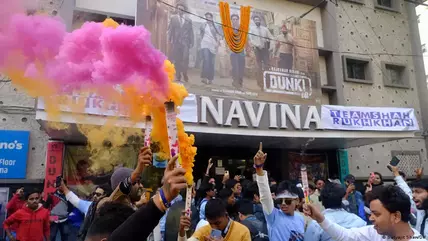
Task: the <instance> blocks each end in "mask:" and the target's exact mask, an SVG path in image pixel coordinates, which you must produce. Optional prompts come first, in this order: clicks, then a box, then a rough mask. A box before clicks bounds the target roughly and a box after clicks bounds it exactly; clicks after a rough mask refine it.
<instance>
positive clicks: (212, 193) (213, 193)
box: [207, 188, 215, 197]
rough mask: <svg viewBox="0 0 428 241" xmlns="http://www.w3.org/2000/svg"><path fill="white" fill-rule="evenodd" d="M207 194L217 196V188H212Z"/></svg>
mask: <svg viewBox="0 0 428 241" xmlns="http://www.w3.org/2000/svg"><path fill="white" fill-rule="evenodd" d="M207 196H208V197H215V189H214V188H212V189H210V190H208V191H207Z"/></svg>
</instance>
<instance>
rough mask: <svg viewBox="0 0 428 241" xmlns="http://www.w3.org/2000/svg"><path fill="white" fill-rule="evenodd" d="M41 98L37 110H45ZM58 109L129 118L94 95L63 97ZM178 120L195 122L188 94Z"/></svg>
mask: <svg viewBox="0 0 428 241" xmlns="http://www.w3.org/2000/svg"><path fill="white" fill-rule="evenodd" d="M45 108H46V106H45V101H44V100H43V98H38V99H37V109H39V110H45ZM59 109H60V110H61V111H63V112H73V113H79V114H89V115H102V116H120V117H127V116H129V114H128V111H127V109H126V107H125V106H121V105H118V104H116V103H107V102H106V101H105V100H104V99H103V98H102V97H101V96H97V95H95V94H91V93H90V94H87V95H83V94H73V95H69V96H64V97H63V98H62V99H61V103H59ZM179 110H180V112H179V113H178V118H180V119H181V120H182V121H183V122H197V121H198V119H197V118H198V115H197V113H196V96H195V95H193V94H189V96H187V97H186V98H185V99H184V101H183V105H182V106H180V107H179Z"/></svg>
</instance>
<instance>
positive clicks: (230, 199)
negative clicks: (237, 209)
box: [227, 193, 236, 206]
mask: <svg viewBox="0 0 428 241" xmlns="http://www.w3.org/2000/svg"><path fill="white" fill-rule="evenodd" d="M235 201H236V199H235V195H234V194H233V193H232V195H230V197H229V198H228V199H227V204H228V205H230V206H233V205H235Z"/></svg>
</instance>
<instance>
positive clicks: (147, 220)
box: [108, 156, 187, 241]
mask: <svg viewBox="0 0 428 241" xmlns="http://www.w3.org/2000/svg"><path fill="white" fill-rule="evenodd" d="M177 157H178V156H175V157H174V158H172V159H171V160H170V161H169V162H168V166H167V168H166V169H165V174H164V186H163V187H162V188H161V191H160V192H159V193H158V194H156V195H154V196H153V198H152V199H150V201H149V202H148V203H147V205H146V206H145V207H142V208H139V209H138V210H137V211H136V212H135V213H134V214H132V215H131V217H129V218H128V219H127V220H126V221H125V222H123V223H122V225H120V226H119V227H118V228H116V229H115V230H114V231H113V233H112V234H111V235H110V237H109V238H108V240H109V241H125V240H126V241H127V240H145V239H146V238H147V237H148V236H149V235H150V233H151V232H152V231H153V229H154V228H155V227H156V225H158V223H159V220H160V219H161V218H162V216H163V215H164V214H165V211H166V209H167V208H168V207H169V205H170V203H171V201H172V200H173V199H174V198H175V197H176V196H177V195H178V193H179V192H180V190H182V189H184V188H186V187H187V182H186V179H185V178H184V174H185V173H186V170H184V169H183V168H175V163H176V161H177ZM141 224H144V225H141Z"/></svg>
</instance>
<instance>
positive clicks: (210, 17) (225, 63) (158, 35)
mask: <svg viewBox="0 0 428 241" xmlns="http://www.w3.org/2000/svg"><path fill="white" fill-rule="evenodd" d="M143 1H145V3H146V4H145V9H146V10H145V13H147V14H146V15H144V16H143V17H142V18H140V20H139V21H137V24H142V25H144V26H145V27H146V28H147V29H148V30H150V31H151V32H152V42H153V44H154V45H155V46H156V47H157V48H159V49H160V50H161V51H162V52H164V53H165V54H166V55H167V57H168V59H169V60H171V62H172V63H173V64H174V65H175V68H176V71H177V73H176V78H175V81H177V82H180V83H182V84H184V85H185V86H186V88H187V89H188V90H189V92H191V93H194V94H200V95H216V96H229V97H233V98H242V99H251V100H264V101H276V102H278V101H280V102H287V103H304V104H316V103H318V104H319V102H320V97H321V88H320V77H319V62H318V58H319V56H318V50H317V34H316V26H315V25H316V23H315V22H314V21H311V20H307V19H298V18H296V17H294V16H284V15H281V14H275V13H273V12H268V11H264V10H259V9H255V8H253V7H252V8H251V20H250V27H249V31H248V32H249V33H248V38H247V42H246V43H245V47H244V50H243V51H242V52H240V53H234V52H233V51H231V50H230V48H229V46H228V45H227V43H226V41H225V39H224V32H223V26H222V23H221V18H220V13H219V1H218V0H162V1H158V0H143ZM142 15H143V14H142ZM230 15H231V16H230V19H231V25H232V27H233V28H234V29H239V27H240V6H238V5H230ZM235 31H236V30H235Z"/></svg>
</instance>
